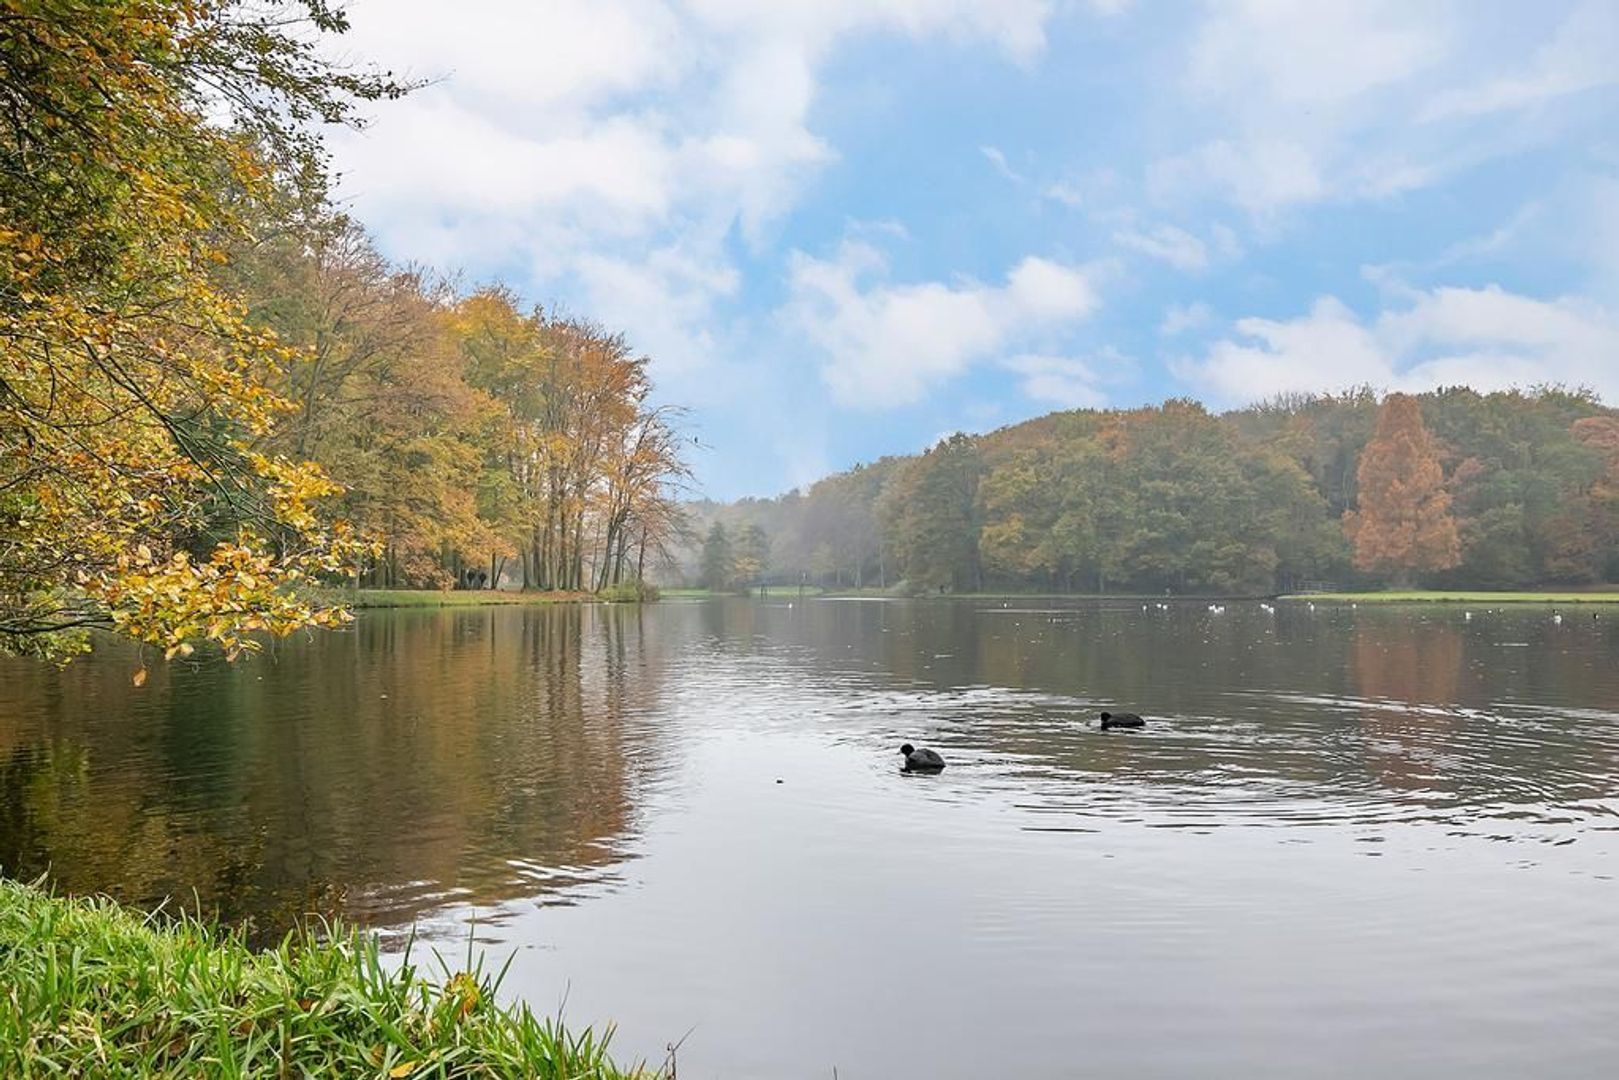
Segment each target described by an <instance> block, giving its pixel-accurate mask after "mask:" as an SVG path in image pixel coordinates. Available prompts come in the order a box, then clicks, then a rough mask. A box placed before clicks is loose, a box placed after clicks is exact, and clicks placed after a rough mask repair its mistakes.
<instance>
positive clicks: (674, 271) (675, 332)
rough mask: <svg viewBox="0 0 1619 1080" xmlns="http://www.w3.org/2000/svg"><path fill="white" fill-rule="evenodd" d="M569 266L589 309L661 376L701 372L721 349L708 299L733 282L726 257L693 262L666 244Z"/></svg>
mask: <svg viewBox="0 0 1619 1080" xmlns="http://www.w3.org/2000/svg"><path fill="white" fill-rule="evenodd" d="M577 272H578V276H579V279H580V282H581V284H582V285H583V287H584V290H585V297H586V300H587V302H588V303H589V314H590V316H591V317H592V318H594V319H599V320H601V321H602V322H604V323H605V324H606V325H608V326H611V327H613V328H614V329H617V330H622V331H623V332H624V333H625V334H626V335H627V337H628V339H629V341H630V344H631V346H632V347H633V348H634V349H635V350H636V351H637V352H641V353H646V354H649V355H652V356H656V357H657V358H658V360H659V364H660V375H661V376H662V377H663V378H664V379H665V380H676V381H680V380H684V379H685V377H687V376H690V375H693V374H695V373H698V372H700V371H702V369H704V368H705V367H708V366H709V365H710V363H711V362H712V361H713V360H714V358H715V357H716V356H717V355H718V354H719V353H720V352H721V351H722V350H721V343H720V342H718V341H717V340H716V339H715V335H714V331H713V324H714V321H715V320H714V304H715V301H716V300H718V299H721V298H725V297H729V296H732V295H734V294H735V293H736V290H737V287H738V285H739V283H740V279H739V275H738V274H737V272H736V270H735V269H734V268H733V267H731V266H730V265H729V264H728V263H726V262H724V261H722V260H719V259H710V260H707V261H700V260H697V259H694V258H692V257H690V256H689V255H688V254H687V253H686V252H685V251H684V250H683V249H682V248H680V247H677V246H671V247H666V248H661V249H658V250H656V251H653V252H651V253H650V254H648V255H647V256H646V257H644V258H639V259H619V258H613V257H610V256H606V255H600V254H585V255H582V256H581V257H580V258H579V262H578V271H577ZM681 389H683V390H688V391H689V390H692V389H696V387H686V386H682V387H681ZM686 396H687V397H689V396H690V394H689V393H688V394H687V395H686Z"/></svg>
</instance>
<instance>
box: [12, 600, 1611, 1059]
mask: <svg viewBox="0 0 1619 1080" xmlns="http://www.w3.org/2000/svg"><path fill="white" fill-rule="evenodd" d="M1599 614H1600V617H1599V618H1592V616H1591V613H1590V612H1589V611H1585V610H1579V609H1574V610H1569V609H1565V610H1564V613H1563V617H1562V619H1561V621H1560V622H1559V621H1556V620H1554V618H1553V616H1552V613H1551V609H1549V608H1540V607H1523V608H1506V609H1496V610H1488V609H1486V608H1485V607H1483V606H1475V607H1474V608H1472V609H1471V612H1470V615H1469V612H1468V610H1467V609H1465V608H1463V607H1461V606H1455V607H1450V606H1444V607H1428V606H1414V607H1388V608H1384V607H1375V608H1374V607H1369V606H1363V607H1360V608H1357V609H1352V608H1347V607H1326V606H1322V607H1320V608H1317V609H1316V610H1313V611H1312V610H1310V609H1309V608H1307V607H1304V606H1302V605H1301V606H1296V607H1295V606H1289V605H1284V606H1281V607H1280V608H1278V609H1277V610H1276V611H1275V612H1269V611H1266V610H1264V609H1263V608H1261V607H1260V606H1259V605H1258V604H1251V603H1245V604H1238V603H1232V604H1229V605H1227V607H1226V609H1225V610H1224V611H1223V612H1214V611H1210V610H1208V608H1207V606H1206V605H1203V604H1196V605H1193V604H1187V605H1176V606H1172V607H1171V608H1170V609H1169V610H1160V609H1159V608H1158V607H1157V606H1156V605H1150V606H1149V607H1148V608H1147V609H1146V610H1143V609H1142V608H1141V605H1140V603H1139V602H1137V603H1120V604H1101V605H1097V604H1088V605H1074V604H1062V603H1053V602H1049V601H1044V600H1025V601H1009V602H1005V603H1003V602H1001V601H994V602H988V601H960V602H953V601H915V602H912V601H879V600H810V601H800V602H797V603H792V604H789V603H788V602H786V601H779V600H771V601H742V600H736V601H729V600H727V601H700V602H673V601H670V602H664V603H662V604H658V605H653V606H649V607H646V608H635V607H622V606H590V607H574V606H556V607H528V608H491V609H481V608H472V609H461V610H455V609H450V610H433V611H400V612H372V613H365V614H364V615H363V616H362V617H361V618H360V619H359V621H358V622H357V623H356V625H355V626H354V627H353V628H352V629H351V630H349V631H346V632H343V633H337V634H322V635H317V636H312V637H308V638H298V639H294V640H292V641H286V642H280V643H278V644H277V645H276V646H275V648H274V650H273V652H271V653H269V654H267V655H264V656H261V657H258V658H255V659H252V660H249V661H244V662H241V663H238V664H236V665H226V664H224V663H222V662H201V663H195V664H192V663H184V664H176V665H172V666H168V667H164V666H158V667H155V668H154V669H153V671H152V676H151V679H150V681H149V682H148V683H147V685H146V686H145V687H144V688H141V689H135V688H134V687H132V686H131V685H130V675H131V673H132V672H133V670H134V669H135V668H136V667H137V666H138V661H137V659H136V654H135V653H134V652H133V651H132V650H130V649H128V648H125V647H121V646H117V645H109V646H106V647H103V648H101V649H98V651H97V652H96V653H95V654H94V655H92V656H91V657H88V658H86V659H84V660H81V661H78V662H75V663H74V664H72V665H70V666H69V667H67V668H66V669H63V670H57V669H55V668H52V667H49V666H45V665H40V664H35V663H31V662H25V661H16V660H5V661H0V867H3V871H4V872H5V873H6V874H8V875H9V876H13V877H31V876H34V875H38V874H41V873H48V874H49V876H50V878H51V879H52V880H53V881H54V882H55V883H56V884H57V885H58V886H59V887H61V888H63V889H67V890H74V891H86V892H88V891H94V892H106V893H110V894H112V895H114V896H116V897H118V898H120V899H122V900H126V901H129V902H131V903H138V904H143V905H147V906H151V905H155V904H158V903H161V902H163V901H165V900H168V901H170V902H171V903H181V904H184V905H185V906H193V905H195V904H197V903H200V904H201V906H202V907H203V908H204V909H205V910H207V911H210V912H217V913H218V914H219V915H221V916H222V917H224V918H226V919H229V920H232V921H235V922H242V923H246V924H247V925H249V926H250V927H251V928H252V929H253V932H254V933H255V934H256V935H258V936H260V937H261V938H265V937H274V936H276V935H278V934H279V933H280V932H281V931H283V930H284V929H285V928H286V927H287V926H288V925H290V924H291V922H292V921H293V920H295V919H296V918H298V917H299V915H300V914H301V913H306V912H320V913H325V914H341V915H343V916H345V917H347V918H350V919H354V920H357V921H359V922H362V923H364V924H366V925H368V926H371V927H374V928H376V929H378V930H379V931H381V932H382V933H383V934H384V935H385V939H386V940H387V941H388V942H389V944H390V947H393V948H398V947H399V946H400V945H402V943H403V942H404V940H405V939H406V937H407V936H408V935H410V934H411V933H414V934H415V935H416V936H417V946H416V948H417V949H418V950H421V949H424V948H439V949H441V950H443V951H444V952H445V953H446V954H447V955H453V956H457V957H459V956H460V955H462V954H464V952H465V948H466V940H467V934H468V932H469V927H472V926H474V925H475V927H476V938H477V940H478V941H480V942H483V943H484V944H485V946H486V947H487V948H488V950H489V955H490V957H491V958H492V959H493V960H494V961H496V962H503V961H504V960H505V959H506V958H507V957H508V956H513V957H514V959H513V961H512V967H511V970H510V974H509V976H508V979H507V983H506V990H507V992H508V993H510V994H512V995H514V996H521V997H523V998H524V999H526V1000H527V1001H529V1002H530V1003H531V1004H532V1005H533V1006H534V1007H535V1008H536V1009H538V1010H540V1011H542V1012H552V1013H554V1012H557V1011H559V1010H563V1011H564V1014H565V1016H566V1018H567V1019H568V1020H569V1021H571V1022H573V1023H577V1024H596V1025H603V1024H606V1023H616V1024H617V1025H618V1032H617V1035H616V1036H615V1043H614V1045H615V1046H616V1047H617V1048H618V1052H619V1056H621V1057H631V1058H635V1057H641V1058H646V1059H649V1060H652V1061H654V1062H656V1061H661V1060H662V1058H663V1056H664V1050H665V1047H666V1046H667V1045H668V1044H670V1043H672V1042H676V1041H678V1040H681V1039H682V1038H684V1040H685V1041H684V1043H683V1045H682V1048H681V1050H680V1054H679V1066H680V1076H681V1077H682V1080H690V1078H693V1077H830V1076H832V1075H833V1069H834V1068H836V1070H837V1075H838V1076H839V1077H841V1078H844V1080H848V1078H859V1077H893V1076H930V1077H975V1078H976V1077H985V1076H994V1077H1001V1076H1018V1077H1063V1076H1077V1075H1095V1076H1114V1075H1123V1074H1126V1073H1128V1074H1130V1075H1132V1076H1136V1077H1182V1076H1188V1077H1189V1076H1245V1077H1290V1078H1291V1077H1299V1076H1332V1077H1340V1076H1341V1077H1353V1076H1366V1075H1379V1076H1385V1077H1404V1076H1419V1075H1420V1076H1423V1077H1429V1078H1432V1077H1458V1078H1459V1077H1467V1078H1478V1077H1521V1076H1536V1077H1595V1076H1607V1075H1613V1074H1614V1070H1615V1068H1616V1063H1619V880H1616V878H1619V609H1614V610H1611V611H1607V610H1604V611H1602V612H1600V613H1599ZM1109 707H1119V708H1125V709H1131V710H1134V711H1139V712H1141V713H1143V714H1145V715H1147V716H1148V717H1149V725H1148V727H1147V728H1146V729H1145V730H1144V731H1141V732H1106V733H1103V732H1100V731H1098V730H1097V729H1096V727H1095V715H1096V712H1097V711H1098V710H1099V709H1103V708H1109ZM904 741H910V742H914V743H916V744H917V745H920V746H931V747H933V748H934V749H936V750H938V751H940V752H941V753H942V754H943V755H944V756H945V758H946V759H947V760H948V761H949V767H948V768H947V769H946V770H945V771H944V773H943V774H942V775H939V776H907V775H904V774H902V773H900V771H899V764H900V758H899V755H898V753H897V752H896V751H897V747H898V746H899V744H900V743H901V742H904ZM778 781H779V782H778Z"/></svg>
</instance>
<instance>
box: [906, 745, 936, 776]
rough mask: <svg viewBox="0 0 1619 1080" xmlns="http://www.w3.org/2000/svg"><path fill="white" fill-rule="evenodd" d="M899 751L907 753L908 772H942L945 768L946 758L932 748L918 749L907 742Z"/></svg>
mask: <svg viewBox="0 0 1619 1080" xmlns="http://www.w3.org/2000/svg"><path fill="white" fill-rule="evenodd" d="M899 752H900V753H902V754H904V755H905V771H906V772H930V773H931V772H940V771H942V770H943V769H944V758H942V757H940V756H939V755H938V754H935V753H934V752H933V751H932V750H926V749H923V750H918V749H917V748H916V747H914V746H912V745H911V744H910V743H906V744H905V745H904V746H902V747H900V748H899Z"/></svg>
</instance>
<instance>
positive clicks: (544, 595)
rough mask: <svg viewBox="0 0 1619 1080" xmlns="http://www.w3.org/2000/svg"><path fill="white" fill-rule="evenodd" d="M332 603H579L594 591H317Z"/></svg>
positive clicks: (373, 605) (408, 605)
mask: <svg viewBox="0 0 1619 1080" xmlns="http://www.w3.org/2000/svg"><path fill="white" fill-rule="evenodd" d="M317 595H318V596H319V597H320V599H321V600H322V601H324V602H326V603H330V604H342V605H343V606H344V607H351V608H356V609H365V608H439V607H483V606H486V605H490V604H502V605H504V604H577V603H582V602H586V601H592V600H595V599H597V597H596V596H595V595H593V594H591V593H575V592H496V591H494V590H492V589H455V590H448V589H446V590H439V589H321V590H319V592H318V594H317Z"/></svg>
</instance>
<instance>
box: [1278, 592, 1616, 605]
mask: <svg viewBox="0 0 1619 1080" xmlns="http://www.w3.org/2000/svg"><path fill="white" fill-rule="evenodd" d="M1282 599H1283V600H1295V601H1300V600H1309V601H1311V602H1312V603H1317V604H1334V603H1336V604H1349V603H1356V604H1429V603H1440V604H1619V590H1613V591H1609V592H1533V591H1531V592H1465V591H1452V590H1446V589H1405V590H1390V591H1388V592H1361V593H1349V592H1339V593H1300V594H1298V595H1295V596H1284V597H1282Z"/></svg>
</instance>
